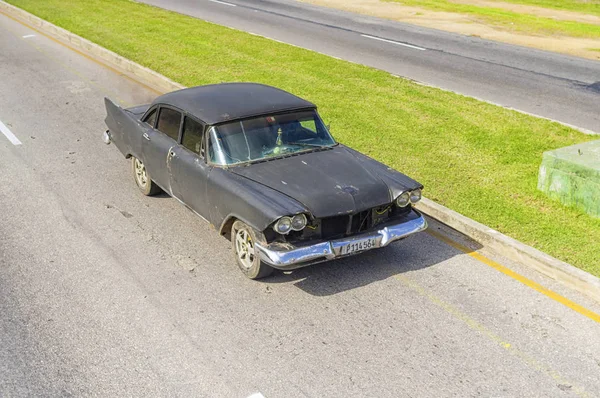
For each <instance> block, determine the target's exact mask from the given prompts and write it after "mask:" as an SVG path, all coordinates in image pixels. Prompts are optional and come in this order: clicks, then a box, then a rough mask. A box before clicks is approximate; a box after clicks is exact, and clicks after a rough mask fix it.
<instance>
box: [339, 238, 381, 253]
mask: <svg viewBox="0 0 600 398" xmlns="http://www.w3.org/2000/svg"><path fill="white" fill-rule="evenodd" d="M374 247H375V238H368V239H364V240H357V241H354V242H352V243H348V244H347V245H344V246H342V248H341V250H340V254H341V255H344V254H352V253H356V252H360V251H363V250H369V249H373V248H374Z"/></svg>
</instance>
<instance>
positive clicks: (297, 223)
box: [292, 213, 308, 231]
mask: <svg viewBox="0 0 600 398" xmlns="http://www.w3.org/2000/svg"><path fill="white" fill-rule="evenodd" d="M307 223H308V218H306V215H305V214H303V213H300V214H296V215H295V216H294V217H292V229H293V230H294V231H302V230H303V229H304V228H306V224H307Z"/></svg>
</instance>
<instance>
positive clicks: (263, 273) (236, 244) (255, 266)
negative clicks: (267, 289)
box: [231, 221, 273, 279]
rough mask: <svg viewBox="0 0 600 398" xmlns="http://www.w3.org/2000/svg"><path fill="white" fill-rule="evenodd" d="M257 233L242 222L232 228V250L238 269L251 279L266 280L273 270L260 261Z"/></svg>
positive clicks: (234, 224)
mask: <svg viewBox="0 0 600 398" xmlns="http://www.w3.org/2000/svg"><path fill="white" fill-rule="evenodd" d="M255 242H256V232H255V231H254V229H252V228H251V227H249V226H248V225H246V224H245V223H243V222H241V221H236V222H234V223H233V226H232V227H231V248H232V250H233V255H234V256H235V260H236V262H237V265H238V267H240V269H241V270H242V272H243V273H244V275H246V276H247V277H248V278H250V279H260V278H265V277H267V276H269V275H271V273H272V272H273V268H272V267H270V266H268V265H267V264H265V263H263V262H262V261H260V258H259V256H258V250H257V249H256V245H255Z"/></svg>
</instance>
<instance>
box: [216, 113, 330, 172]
mask: <svg viewBox="0 0 600 398" xmlns="http://www.w3.org/2000/svg"><path fill="white" fill-rule="evenodd" d="M332 145H335V141H334V140H333V138H332V137H331V135H330V134H329V132H328V131H327V128H326V127H325V125H324V124H323V121H322V120H321V118H320V117H319V115H318V114H317V112H316V111H314V110H310V111H302V112H292V113H285V114H280V115H273V116H261V117H257V118H254V119H248V120H242V121H237V122H232V123H227V124H222V125H219V126H216V127H213V128H211V130H210V140H209V144H208V156H209V159H210V161H211V162H212V163H215V164H219V165H232V164H237V163H245V162H251V161H255V160H262V159H267V158H272V157H277V156H284V155H289V154H293V153H297V152H303V151H311V150H315V149H319V148H323V147H329V146H332Z"/></svg>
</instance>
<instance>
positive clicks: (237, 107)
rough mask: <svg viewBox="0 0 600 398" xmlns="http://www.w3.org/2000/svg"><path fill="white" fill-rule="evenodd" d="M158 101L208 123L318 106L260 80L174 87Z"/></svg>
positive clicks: (155, 102) (157, 100)
mask: <svg viewBox="0 0 600 398" xmlns="http://www.w3.org/2000/svg"><path fill="white" fill-rule="evenodd" d="M152 104H153V105H154V104H164V105H171V106H174V107H176V108H179V109H181V110H182V111H184V112H187V113H188V114H190V115H192V116H195V117H197V118H198V119H200V120H202V121H203V122H205V123H207V124H218V123H223V122H227V121H232V120H239V119H245V118H248V117H252V116H259V115H264V114H271V113H278V112H285V111H293V110H298V109H308V108H313V109H314V108H316V106H315V105H314V104H313V103H311V102H308V101H306V100H303V99H302V98H300V97H296V96H295V95H293V94H290V93H288V92H287V91H283V90H281V89H278V88H275V87H271V86H267V85H264V84H257V83H221V84H211V85H207V86H197V87H190V88H185V89H183V90H177V91H173V92H170V93H167V94H164V95H161V96H160V97H158V98H156V99H155V100H154V102H153V103H152Z"/></svg>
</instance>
